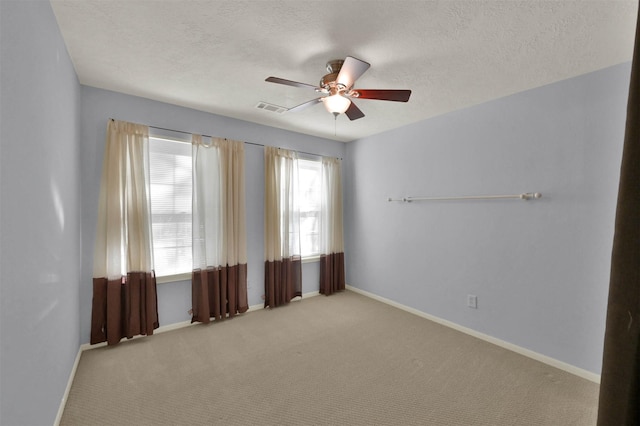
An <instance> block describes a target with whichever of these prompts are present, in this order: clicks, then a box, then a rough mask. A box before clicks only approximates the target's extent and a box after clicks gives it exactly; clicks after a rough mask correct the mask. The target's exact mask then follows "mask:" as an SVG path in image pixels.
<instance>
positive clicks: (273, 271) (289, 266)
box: [264, 256, 302, 308]
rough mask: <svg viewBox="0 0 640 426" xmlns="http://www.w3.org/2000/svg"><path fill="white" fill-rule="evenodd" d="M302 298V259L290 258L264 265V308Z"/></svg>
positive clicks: (267, 262) (297, 257)
mask: <svg viewBox="0 0 640 426" xmlns="http://www.w3.org/2000/svg"><path fill="white" fill-rule="evenodd" d="M298 296H299V297H302V258H301V257H300V256H292V257H289V258H286V259H282V260H276V261H265V263H264V297H265V298H264V307H265V308H266V307H271V308H275V307H278V306H281V305H285V304H287V303H289V302H290V301H291V299H293V298H294V297H298Z"/></svg>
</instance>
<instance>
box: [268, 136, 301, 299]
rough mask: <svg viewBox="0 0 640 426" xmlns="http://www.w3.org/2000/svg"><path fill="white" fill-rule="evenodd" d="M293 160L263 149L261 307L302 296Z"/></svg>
mask: <svg viewBox="0 0 640 426" xmlns="http://www.w3.org/2000/svg"><path fill="white" fill-rule="evenodd" d="M296 158H297V157H296V153H295V152H294V151H289V150H285V149H279V148H275V147H269V146H266V147H265V148H264V172H265V176H264V181H265V195H264V197H265V223H264V229H265V239H264V241H265V246H264V253H265V302H264V304H265V307H267V306H270V307H272V308H274V307H276V306H279V305H282V304H285V303H289V302H290V301H291V299H293V298H294V297H296V296H302V258H301V255H300V209H299V207H298V202H299V201H298V197H297V192H298V164H297V161H296Z"/></svg>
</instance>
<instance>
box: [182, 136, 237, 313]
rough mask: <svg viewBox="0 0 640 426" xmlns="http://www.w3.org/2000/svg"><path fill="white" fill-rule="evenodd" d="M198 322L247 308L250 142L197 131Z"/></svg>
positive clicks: (195, 275) (195, 306) (194, 141)
mask: <svg viewBox="0 0 640 426" xmlns="http://www.w3.org/2000/svg"><path fill="white" fill-rule="evenodd" d="M192 157H193V197H192V200H193V213H192V214H193V228H192V229H193V231H192V232H193V273H192V280H191V283H192V303H193V305H192V309H193V317H192V322H193V321H199V322H204V323H207V322H209V321H210V319H211V318H214V319H217V320H222V319H224V318H226V317H227V316H229V317H233V316H234V315H236V314H237V313H242V312H246V311H247V309H248V300H247V247H246V227H245V190H244V143H242V142H239V141H228V140H226V139H220V138H212V139H211V142H210V143H208V144H206V143H204V142H203V140H202V137H201V136H200V135H193V136H192Z"/></svg>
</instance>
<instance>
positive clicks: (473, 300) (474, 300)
mask: <svg viewBox="0 0 640 426" xmlns="http://www.w3.org/2000/svg"><path fill="white" fill-rule="evenodd" d="M467 306H468V307H470V308H473V309H478V296H475V295H473V294H467Z"/></svg>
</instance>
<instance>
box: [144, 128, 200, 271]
mask: <svg viewBox="0 0 640 426" xmlns="http://www.w3.org/2000/svg"><path fill="white" fill-rule="evenodd" d="M149 168H150V175H151V189H150V192H151V222H152V228H153V257H154V267H155V271H156V275H157V276H158V277H164V276H170V275H179V274H185V273H189V274H190V273H191V271H192V269H193V264H192V261H191V256H192V254H191V187H192V178H191V169H192V164H191V144H190V143H185V142H183V141H177V140H171V139H164V138H158V137H150V138H149Z"/></svg>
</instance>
